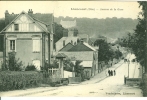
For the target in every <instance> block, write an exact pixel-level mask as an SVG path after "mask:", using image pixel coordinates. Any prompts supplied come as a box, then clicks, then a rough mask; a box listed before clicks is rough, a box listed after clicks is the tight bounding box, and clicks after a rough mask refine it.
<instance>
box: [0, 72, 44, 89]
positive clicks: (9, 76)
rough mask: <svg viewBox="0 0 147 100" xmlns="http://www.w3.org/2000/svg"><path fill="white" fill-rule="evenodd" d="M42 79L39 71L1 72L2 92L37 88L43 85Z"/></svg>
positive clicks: (0, 83)
mask: <svg viewBox="0 0 147 100" xmlns="http://www.w3.org/2000/svg"><path fill="white" fill-rule="evenodd" d="M42 77H43V76H42V74H41V73H39V72H37V71H24V72H22V71H21V72H18V71H1V73H0V91H7V90H15V89H24V88H29V87H36V86H39V85H40V84H41V82H42V79H43V78H42Z"/></svg>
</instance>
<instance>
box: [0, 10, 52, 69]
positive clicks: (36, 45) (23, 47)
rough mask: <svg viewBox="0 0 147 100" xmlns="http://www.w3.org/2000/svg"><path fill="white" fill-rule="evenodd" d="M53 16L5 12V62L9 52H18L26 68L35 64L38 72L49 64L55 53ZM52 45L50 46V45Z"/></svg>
mask: <svg viewBox="0 0 147 100" xmlns="http://www.w3.org/2000/svg"><path fill="white" fill-rule="evenodd" d="M52 24H53V14H40V13H37V14H33V11H32V10H31V9H29V11H28V13H26V12H24V11H22V12H21V13H20V14H14V13H12V14H9V12H8V11H7V10H6V12H5V25H6V27H5V28H4V29H3V30H2V31H1V32H0V34H1V35H3V39H4V42H3V47H4V48H3V60H4V63H5V62H6V58H7V57H8V54H9V52H12V51H14V52H16V58H20V60H21V61H22V62H23V65H24V66H27V65H28V64H34V65H35V66H36V68H37V69H38V70H40V66H43V67H44V64H45V62H47V61H48V62H49V60H50V55H51V54H52V52H53V28H52ZM49 44H50V45H49Z"/></svg>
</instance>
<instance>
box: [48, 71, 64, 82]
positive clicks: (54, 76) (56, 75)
mask: <svg viewBox="0 0 147 100" xmlns="http://www.w3.org/2000/svg"><path fill="white" fill-rule="evenodd" d="M48 73H49V78H50V81H51V82H57V81H60V79H61V71H60V69H59V68H49V69H48Z"/></svg>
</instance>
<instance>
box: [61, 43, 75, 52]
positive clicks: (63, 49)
mask: <svg viewBox="0 0 147 100" xmlns="http://www.w3.org/2000/svg"><path fill="white" fill-rule="evenodd" d="M73 46H74V45H72V44H71V43H68V44H66V45H65V46H64V47H63V48H62V49H60V50H59V51H68V50H69V49H71V48H72V47H73Z"/></svg>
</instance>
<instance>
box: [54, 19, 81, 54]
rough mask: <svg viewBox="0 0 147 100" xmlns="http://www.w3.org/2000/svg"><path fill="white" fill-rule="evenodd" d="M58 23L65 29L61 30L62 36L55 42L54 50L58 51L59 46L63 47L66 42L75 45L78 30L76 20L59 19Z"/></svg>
mask: <svg viewBox="0 0 147 100" xmlns="http://www.w3.org/2000/svg"><path fill="white" fill-rule="evenodd" d="M60 24H61V25H62V27H64V28H65V29H66V30H64V32H63V37H62V38H61V39H60V40H58V41H57V42H56V43H55V44H56V51H57V52H58V51H59V50H60V49H61V48H63V47H64V46H65V45H66V44H68V43H71V44H72V45H76V44H77V41H78V37H77V35H78V30H77V28H76V27H77V26H76V25H77V24H76V20H74V21H63V20H61V22H60Z"/></svg>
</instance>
